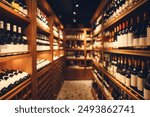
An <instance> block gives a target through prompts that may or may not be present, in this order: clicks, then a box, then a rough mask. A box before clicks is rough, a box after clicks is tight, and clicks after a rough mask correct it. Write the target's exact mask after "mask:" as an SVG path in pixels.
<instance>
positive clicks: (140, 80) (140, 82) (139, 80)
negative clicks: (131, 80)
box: [137, 77, 144, 91]
mask: <svg viewBox="0 0 150 117" xmlns="http://www.w3.org/2000/svg"><path fill="white" fill-rule="evenodd" d="M137 89H138V90H139V91H143V90H144V80H143V78H140V77H138V78H137Z"/></svg>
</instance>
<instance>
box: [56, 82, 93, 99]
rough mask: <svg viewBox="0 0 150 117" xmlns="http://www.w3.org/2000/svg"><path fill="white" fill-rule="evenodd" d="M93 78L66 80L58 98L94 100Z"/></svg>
mask: <svg viewBox="0 0 150 117" xmlns="http://www.w3.org/2000/svg"><path fill="white" fill-rule="evenodd" d="M91 84H92V81H91V80H74V81H64V84H63V86H62V88H61V90H60V92H59V94H58V98H57V99H58V100H93V96H92V92H91Z"/></svg>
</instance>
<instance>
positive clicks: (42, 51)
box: [37, 50, 51, 53]
mask: <svg viewBox="0 0 150 117" xmlns="http://www.w3.org/2000/svg"><path fill="white" fill-rule="evenodd" d="M37 52H38V53H44V52H51V50H41V51H37Z"/></svg>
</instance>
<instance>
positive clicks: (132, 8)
mask: <svg viewBox="0 0 150 117" xmlns="http://www.w3.org/2000/svg"><path fill="white" fill-rule="evenodd" d="M108 3H109V2H106V1H104V0H102V2H101V4H100V5H99V7H98V9H97V10H96V12H95V14H94V16H93V18H92V20H91V24H92V25H94V24H96V23H95V22H96V21H97V19H98V18H99V16H100V15H102V16H103V15H104V14H103V13H104V10H105V8H106V5H108ZM146 4H149V2H148V0H138V1H136V2H134V3H132V4H129V5H128V6H127V7H126V8H124V9H123V11H121V12H120V13H119V14H118V15H117V16H115V18H110V19H109V20H107V21H106V22H104V23H102V24H101V26H102V27H101V28H99V30H98V31H97V33H94V29H93V41H95V40H100V41H101V42H102V46H101V47H99V48H93V52H96V53H97V52H99V53H101V59H102V60H100V61H101V62H100V63H103V61H104V57H105V56H104V55H105V53H109V54H112V55H123V56H130V57H131V56H132V57H139V58H142V57H144V58H147V59H149V57H150V51H149V47H148V46H138V47H137V46H135V45H133V46H127V47H121V48H120V47H119V48H112V47H110V48H109V47H108V48H105V46H104V43H105V41H106V39H107V37H106V36H105V31H106V30H108V29H112V28H113V26H116V24H118V23H120V22H121V21H122V20H124V19H125V20H127V19H129V18H130V17H132V16H131V15H132V14H134V13H137V12H138V11H139V10H138V9H141V8H143V7H144V6H146ZM102 6H103V7H102ZM103 20H104V17H102V21H103ZM99 25H100V24H99ZM99 35H101V36H99ZM93 67H94V68H96V69H98V70H100V71H101V72H102V77H103V78H104V76H106V77H107V78H108V79H109V80H110V81H112V82H113V83H114V84H115V85H116V86H117V87H119V88H120V89H121V90H123V91H124V92H125V93H126V94H127V95H128V96H129V97H130V98H131V99H133V100H144V97H143V96H142V95H140V94H139V93H138V92H136V91H135V90H133V89H132V88H131V87H127V86H126V85H124V84H123V83H121V82H120V81H119V80H117V79H116V78H115V76H113V75H112V74H111V73H110V72H109V71H107V70H106V69H105V68H104V67H103V65H99V63H98V62H95V61H93ZM93 74H94V73H93ZM94 80H95V81H96V82H97V84H98V86H99V88H100V89H101V92H102V95H103V96H104V98H105V99H106V100H110V99H109V98H108V97H109V96H107V95H106V93H105V91H104V90H103V89H104V88H103V85H104V84H103V83H102V84H103V85H101V83H100V81H99V79H98V78H96V77H94Z"/></svg>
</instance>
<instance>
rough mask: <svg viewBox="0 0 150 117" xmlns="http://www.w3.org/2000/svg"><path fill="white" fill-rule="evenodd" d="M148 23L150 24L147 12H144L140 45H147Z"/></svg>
mask: <svg viewBox="0 0 150 117" xmlns="http://www.w3.org/2000/svg"><path fill="white" fill-rule="evenodd" d="M147 25H148V19H147V14H146V13H144V16H143V22H142V28H141V32H140V39H139V45H142V46H146V45H147Z"/></svg>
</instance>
